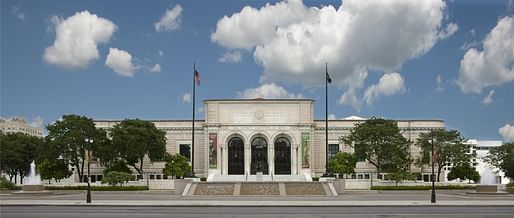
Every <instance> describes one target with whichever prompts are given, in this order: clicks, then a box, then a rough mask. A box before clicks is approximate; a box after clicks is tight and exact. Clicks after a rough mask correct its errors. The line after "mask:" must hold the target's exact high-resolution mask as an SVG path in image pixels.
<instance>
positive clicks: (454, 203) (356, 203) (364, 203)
mask: <svg viewBox="0 0 514 218" xmlns="http://www.w3.org/2000/svg"><path fill="white" fill-rule="evenodd" d="M0 205H1V206H7V205H9V206H13V205H34V206H51V205H53V206H71V205H73V206H78V205H81V206H172V207H177V206H234V207H237V206H266V207H273V206H276V207H280V206H287V207H302V206H318V207H333V206H343V207H345V206H346V207H351V206H382V207H383V206H514V201H508V200H503V201H502V200H495V201H469V200H464V201H438V202H437V203H434V204H432V203H430V201H334V200H331V201H323V200H322V201H288V200H276V201H259V200H254V201H235V200H217V201H213V200H185V201H178V200H172V201H137V200H95V201H93V202H92V203H90V204H88V203H86V202H85V201H84V200H80V201H79V200H73V201H70V200H2V201H1V204H0Z"/></svg>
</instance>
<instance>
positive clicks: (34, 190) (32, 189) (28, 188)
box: [13, 185, 54, 195]
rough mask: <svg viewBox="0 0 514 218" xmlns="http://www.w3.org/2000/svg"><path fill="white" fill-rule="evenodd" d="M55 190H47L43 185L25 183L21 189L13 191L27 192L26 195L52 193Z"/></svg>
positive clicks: (18, 192)
mask: <svg viewBox="0 0 514 218" xmlns="http://www.w3.org/2000/svg"><path fill="white" fill-rule="evenodd" d="M53 193H54V192H52V191H48V190H45V186H43V185H23V186H22V187H21V191H17V192H13V194H26V195H51V194H53Z"/></svg>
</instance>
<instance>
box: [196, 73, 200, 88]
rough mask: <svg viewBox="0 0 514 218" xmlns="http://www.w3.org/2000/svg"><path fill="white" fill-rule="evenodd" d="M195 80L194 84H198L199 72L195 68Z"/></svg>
mask: <svg viewBox="0 0 514 218" xmlns="http://www.w3.org/2000/svg"><path fill="white" fill-rule="evenodd" d="M195 82H196V85H198V86H200V73H198V71H197V70H195Z"/></svg>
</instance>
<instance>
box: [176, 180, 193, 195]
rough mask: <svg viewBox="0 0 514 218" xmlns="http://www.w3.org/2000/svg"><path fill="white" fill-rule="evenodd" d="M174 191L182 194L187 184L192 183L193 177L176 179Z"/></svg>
mask: <svg viewBox="0 0 514 218" xmlns="http://www.w3.org/2000/svg"><path fill="white" fill-rule="evenodd" d="M173 183H174V184H173V192H175V194H177V195H181V194H182V193H183V192H184V189H185V188H186V186H187V184H192V183H193V180H192V179H175V180H174V181H173Z"/></svg>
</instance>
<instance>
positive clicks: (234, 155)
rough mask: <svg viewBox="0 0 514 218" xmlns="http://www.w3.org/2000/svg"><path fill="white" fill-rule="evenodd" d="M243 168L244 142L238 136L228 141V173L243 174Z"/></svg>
mask: <svg viewBox="0 0 514 218" xmlns="http://www.w3.org/2000/svg"><path fill="white" fill-rule="evenodd" d="M244 168H245V154H244V143H243V140H242V139H241V138H239V137H234V138H232V139H230V141H229V142H228V174H229V175H243V174H244Z"/></svg>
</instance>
